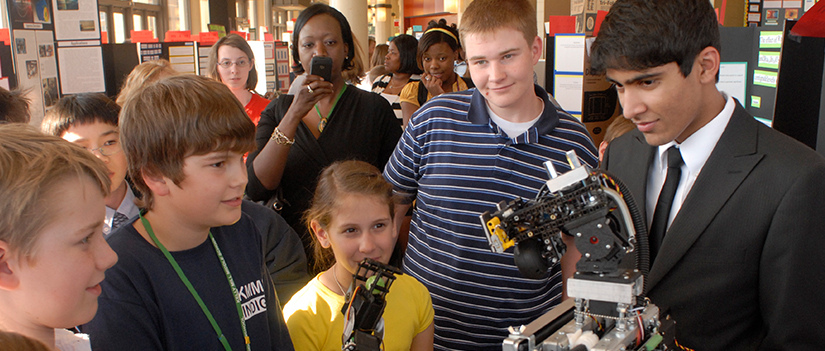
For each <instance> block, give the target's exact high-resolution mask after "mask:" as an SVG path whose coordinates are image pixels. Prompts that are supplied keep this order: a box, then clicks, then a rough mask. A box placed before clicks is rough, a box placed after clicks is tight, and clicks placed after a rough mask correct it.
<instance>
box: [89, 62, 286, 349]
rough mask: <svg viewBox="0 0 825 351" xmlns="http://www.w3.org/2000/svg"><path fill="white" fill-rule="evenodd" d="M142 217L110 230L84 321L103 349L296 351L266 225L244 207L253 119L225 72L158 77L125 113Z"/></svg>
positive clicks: (128, 149) (131, 168)
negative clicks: (107, 256)
mask: <svg viewBox="0 0 825 351" xmlns="http://www.w3.org/2000/svg"><path fill="white" fill-rule="evenodd" d="M120 128H121V133H122V134H121V141H122V146H123V151H124V152H125V154H126V157H127V159H128V162H129V174H130V175H131V177H132V180H133V182H134V184H135V187H136V188H137V189H138V190H139V191H140V192H141V193H142V194H143V196H142V198H141V199H140V200H138V205H139V206H140V207H141V209H142V211H143V212H142V213H143V214H142V216H140V217H139V218H137V219H135V220H134V221H133V222H132V223H129V224H128V225H126V226H124V227H123V228H121V229H119V230H118V231H117V232H115V233H114V234H113V235H111V236H110V238H109V239H108V241H109V244H110V245H111V246H112V248H113V249H114V250H115V252H117V253H119V254H120V261H119V262H118V264H117V265H115V266H114V267H112V268H111V269H110V270H109V271H107V280H106V282H105V287H104V293H103V295H102V296H101V299H100V309H99V310H98V313H97V315H96V316H95V318H94V319H93V320H92V321H91V322H90V323H89V324H87V325H86V326H84V328H85V329H84V331H86V332H88V333H90V334H94V336H93V337H92V348H93V349H100V350H161V349H163V350H175V349H188V350H190V349H191V350H244V349H246V350H250V349H251V350H292V349H293V347H292V343H291V341H290V338H289V334H288V331H287V329H286V327H285V325H284V320H283V316H282V315H281V311H280V308H279V304H278V299H277V297H276V295H275V291H274V289H273V287H272V281H271V279H270V278H269V274H268V273H267V271H266V268H265V266H264V257H263V249H262V245H261V234H260V232H259V231H258V229H257V228H256V226H255V224H254V223H253V221H252V219H251V218H250V217H249V216H248V215H246V214H243V213H242V211H241V204H242V200H241V197H242V196H243V193H244V188H245V186H246V182H247V176H246V168H245V167H244V165H243V161H242V157H243V154H244V153H246V152H248V151H250V150H252V149H254V147H255V141H254V135H255V126H254V125H253V124H252V122H251V121H250V120H249V118H248V117H246V115H245V113H244V109H243V106H242V105H240V103H239V102H238V101H237V99H235V97H234V96H233V95H232V93H231V92H230V91H229V90H228V89H227V88H226V86H224V85H223V84H221V83H220V82H216V81H211V80H208V79H206V78H202V77H197V76H189V75H185V76H176V77H170V78H166V79H164V80H161V81H159V82H157V83H155V84H153V85H151V86H148V87H146V88H145V89H144V90H143V91H141V92H139V93H136V94H135V96H134V97H133V98H131V99H129V101H127V102H126V104H125V105H124V106H123V110H122V112H121V121H120Z"/></svg>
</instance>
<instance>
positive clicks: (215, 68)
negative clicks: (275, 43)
mask: <svg viewBox="0 0 825 351" xmlns="http://www.w3.org/2000/svg"><path fill="white" fill-rule="evenodd" d="M209 76H210V77H212V78H214V79H217V80H218V81H220V82H223V84H225V85H226V86H227V87H228V88H229V90H231V91H232V94H235V97H236V98H238V101H240V102H241V104H242V105H244V109H246V114H247V115H249V118H250V119H252V123H255V125H258V120H260V119H261V112H262V111H263V110H264V109H265V108H266V106H267V105H269V100H267V99H264V98H263V97H261V96H260V95H258V94H257V93H255V91H254V90H255V87H256V86H257V85H258V71H257V70H256V69H255V55H254V54H252V48H250V47H249V44H248V43H247V42H246V40H245V39H244V38H241V36H240V35H237V34H228V35H227V36H225V37H223V38H221V39H220V40H218V42H217V43H215V45H212V51H211V52H209Z"/></svg>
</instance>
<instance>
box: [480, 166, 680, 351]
mask: <svg viewBox="0 0 825 351" xmlns="http://www.w3.org/2000/svg"><path fill="white" fill-rule="evenodd" d="M567 158H568V162H569V163H570V166H571V168H572V169H571V170H570V171H569V172H567V173H564V174H558V173H557V172H556V170H555V168H554V167H553V165H552V163H551V162H550V161H547V162H545V163H544V165H545V168H546V169H547V172H548V174H549V176H550V180H548V181H547V182H546V183H545V185H544V187H543V188H542V189H541V190H540V191H539V194H538V195H537V196H536V198H535V199H532V200H525V199H521V198H517V199H515V200H512V201H510V202H509V203H507V202H504V201H502V202H501V203H499V204H498V206H497V211H495V212H493V213H490V212H485V213H483V214H482V215H481V216H480V218H481V223H482V226H483V227H484V228H485V229H486V231H485V232H486V235H487V240H488V242H489V244H490V247H491V249H492V251H494V252H504V251H505V250H507V249H509V248H510V247H515V251H514V259H515V262H516V265H517V266H518V268H519V271H520V272H521V273H522V274H524V275H525V276H526V277H528V278H540V277H543V276H544V275H545V274H546V272H547V270H548V268H549V267H551V266H552V265H553V264H555V263H557V262H559V261H560V260H561V257H562V255H564V253H565V251H566V250H567V247H566V246H565V244H564V242H563V241H562V235H571V236H573V237H574V239H575V244H576V248H577V249H578V250H579V252H581V254H582V258H581V260H579V262H577V263H576V270H577V272H576V274H575V275H574V276H573V277H572V278H570V279H569V280H568V281H567V294H568V296H570V297H571V299H569V300H567V301H565V302H562V303H561V304H560V305H559V306H558V307H556V308H555V309H553V310H551V311H550V312H548V313H547V314H545V315H544V316H542V317H539V318H538V319H536V320H535V321H533V322H532V323H530V324H529V325H526V326H521V327H520V328H513V327H511V328H510V336H509V337H508V338H507V339H505V340H504V342H503V350H504V351H510V350H512V351H516V350H518V351H533V350H536V351H570V350H603V351H608V350H617V351H618V350H670V349H672V348H671V347H672V346H671V345H672V344H673V342H674V338H673V329H674V323H673V322H672V321H671V320H670V319H669V317H667V316H662V315H661V314H660V312H659V309H658V308H657V307H656V306H655V305H653V304H651V303H650V302H649V300H647V299H646V298H645V297H644V295H643V294H644V280H645V277H646V276H647V270H648V267H649V263H648V260H649V258H648V253H647V233H646V229H645V228H646V226H645V224H644V223H643V220H642V217H641V216H640V215H639V213H638V210H637V208H636V206H635V202H634V201H633V199H632V198H631V197H630V193H629V191H627V190H626V189H625V187H624V185H623V184H622V183H621V182H620V181H619V180H618V179H615V178H613V177H612V176H610V175H609V174H607V173H604V172H601V171H594V170H590V169H588V168H587V167H586V166H582V165H581V164H580V163H579V162H578V158H577V157H576V153H575V151H570V152H568V153H567ZM628 254H634V255H633V256H628ZM627 257H632V258H635V260H634V259H631V260H626V258H627ZM583 347H584V348H583Z"/></svg>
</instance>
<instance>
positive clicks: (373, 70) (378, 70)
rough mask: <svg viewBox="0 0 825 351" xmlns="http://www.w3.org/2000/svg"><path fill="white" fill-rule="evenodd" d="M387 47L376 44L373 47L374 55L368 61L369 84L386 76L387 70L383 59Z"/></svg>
mask: <svg viewBox="0 0 825 351" xmlns="http://www.w3.org/2000/svg"><path fill="white" fill-rule="evenodd" d="M387 51H389V45H387V44H378V45H377V46H376V47H375V55H373V56H372V58H371V59H370V72H369V74H368V75H367V76H368V77H369V84H372V82H374V81H375V79H376V78H378V77H380V76H382V75H385V74H387V72H388V71H387V69H386V68H385V67H384V57H385V56H387Z"/></svg>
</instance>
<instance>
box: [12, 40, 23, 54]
mask: <svg viewBox="0 0 825 351" xmlns="http://www.w3.org/2000/svg"><path fill="white" fill-rule="evenodd" d="M14 47H15V50H17V54H18V55H25V54H26V38H15V39H14Z"/></svg>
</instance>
